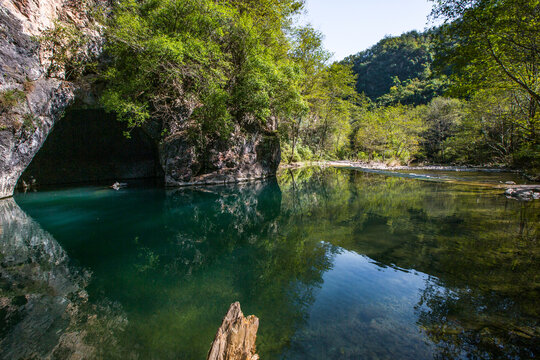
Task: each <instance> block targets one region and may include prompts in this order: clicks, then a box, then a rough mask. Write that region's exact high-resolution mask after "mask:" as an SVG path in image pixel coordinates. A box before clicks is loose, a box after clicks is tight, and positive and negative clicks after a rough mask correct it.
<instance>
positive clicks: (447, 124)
mask: <svg viewBox="0 0 540 360" xmlns="http://www.w3.org/2000/svg"><path fill="white" fill-rule="evenodd" d="M463 115H464V114H463V102H462V101H460V100H458V99H450V98H435V99H433V100H432V101H431V102H430V103H429V105H428V106H426V107H425V108H423V109H422V118H423V122H424V126H425V131H424V132H423V133H422V138H423V139H422V147H423V151H424V156H425V157H426V158H427V159H429V160H431V161H434V162H445V161H446V150H447V149H446V145H447V144H446V143H445V141H446V140H447V139H448V138H449V137H452V136H454V135H456V134H457V131H458V126H459V125H461V121H462V118H463ZM461 135H462V134H460V135H459V136H461Z"/></svg>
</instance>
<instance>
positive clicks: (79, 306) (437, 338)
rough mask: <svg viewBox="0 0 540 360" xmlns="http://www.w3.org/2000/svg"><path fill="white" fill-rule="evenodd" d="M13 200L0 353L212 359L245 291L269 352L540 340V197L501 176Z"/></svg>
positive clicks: (321, 353)
mask: <svg viewBox="0 0 540 360" xmlns="http://www.w3.org/2000/svg"><path fill="white" fill-rule="evenodd" d="M424 174H425V173H424ZM488 176H493V178H490V179H489V181H492V182H493V181H497V180H496V179H497V176H500V175H498V174H492V175H486V174H480V175H479V177H481V179H480V180H482V181H485V180H486V179H485V178H486V177H488ZM471 177H474V176H473V174H467V178H468V179H470V178H471ZM507 179H508V175H505V177H504V180H505V181H506V180H507ZM15 201H16V203H17V204H11V205H9V206H7V205H5V206H6V207H5V208H4V217H3V218H0V220H1V221H2V222H3V225H2V229H3V230H2V233H1V237H0V244H1V241H4V242H6V241H7V242H9V241H10V240H9V239H15V238H16V239H21V240H20V241H12V244H11V245H10V246H4V247H3V248H2V247H0V250H1V252H0V253H1V254H2V258H0V263H2V267H1V269H2V279H3V280H2V281H3V282H2V283H0V285H2V287H0V289H1V291H2V293H0V295H1V297H0V300H2V301H3V302H0V306H3V307H0V320H1V319H2V316H4V320H3V321H2V322H0V329H1V331H0V347H1V348H2V349H3V350H0V357H5V358H10V357H11V358H16V357H17V356H21V354H23V355H25V356H28V355H29V354H33V355H36V356H38V357H39V356H43V355H44V354H48V351H51V348H53V347H54V346H55V345H54V344H55V343H57V342H60V343H61V344H62V345H61V346H58V345H56V348H54V349H55V350H52V351H53V352H55V354H56V356H57V357H59V358H67V357H68V355H69V354H70V353H73V352H74V351H79V352H83V353H86V354H88V356H89V357H97V358H119V359H126V358H139V359H203V358H205V356H206V353H207V351H208V349H209V347H210V344H211V342H212V340H213V337H214V335H215V332H216V330H217V328H218V327H219V325H220V323H221V319H222V317H223V316H224V314H225V313H226V311H227V309H228V306H229V305H230V304H231V303H232V302H234V301H240V303H241V305H242V310H243V312H244V314H246V315H247V314H255V315H256V316H258V317H259V318H260V329H259V334H258V339H257V346H258V352H259V354H260V355H261V358H262V359H398V358H399V359H432V358H492V359H500V358H507V359H519V358H521V359H526V358H534V357H535V356H538V354H539V347H540V345H539V344H540V324H539V318H540V316H539V315H540V302H539V301H538V299H539V298H540V297H539V295H540V294H539V293H540V271H539V270H540V257H539V255H540V245H539V243H538V240H539V238H538V234H539V228H540V226H539V224H540V222H539V220H540V207H539V205H538V202H519V201H515V200H511V199H506V198H505V197H504V196H503V195H502V194H501V190H497V189H492V188H489V187H477V186H473V185H463V184H450V183H441V182H433V181H422V180H418V179H415V178H414V177H413V178H411V177H410V176H409V177H401V176H395V175H394V174H385V173H376V172H375V173H373V172H362V171H356V170H350V169H331V168H330V169H325V170H321V169H319V168H306V169H301V170H295V171H284V172H282V173H281V174H280V176H279V177H278V179H277V180H270V181H265V182H257V183H251V184H244V185H234V186H232V185H231V186H217V187H204V188H186V189H178V190H165V189H160V188H156V187H153V186H148V185H144V184H132V185H130V186H129V187H128V188H126V189H122V190H120V191H114V190H110V189H107V188H105V187H98V186H86V187H79V188H71V189H58V190H48V191H40V192H36V193H27V194H18V195H17V196H16V197H15ZM19 207H20V208H19ZM8 212H9V213H10V214H13V216H12V217H9V216H7V215H6V214H7V213H8ZM28 234H31V237H32V239H37V238H45V239H46V241H45V244H46V245H40V246H42V247H41V248H40V247H39V246H37V247H36V244H35V243H34V242H31V243H27V244H26V245H24V246H23V245H21V244H22V243H24V239H26V238H28V237H29V236H30V235H28ZM36 254H39V256H38V255H36ZM10 281H11V283H10ZM46 301H47V302H46ZM45 303H46V304H47V305H46V306H45V305H43V304H45ZM6 304H8V305H6ZM36 304H39V305H40V306H41V307H39V306H37V305H36ZM51 304H52V305H51ZM41 308H47V309H58V310H57V312H58V316H57V317H56V318H54V317H53V315H44V314H45V312H46V311H45V310H39V309H41ZM6 309H8V310H6ZM9 309H11V310H9ZM13 309H15V310H13ZM36 309H37V310H36ZM1 311H4V313H2V312H1ZM9 311H15V312H12V313H10V312H9ZM17 311H18V312H17ZM48 311H49V314H51V313H54V312H51V311H50V310H48ZM55 311H56V310H55ZM42 312H43V314H42ZM2 314H3V315H2ZM6 314H7V315H6ZM10 314H11V315H10ZM13 314H15V315H13ZM40 316H41V317H40ZM46 316H48V317H47V321H48V322H47V324H50V325H47V326H44V325H42V324H44V323H46V321H45V320H43V318H45V317H46ZM50 317H53V318H52V319H49V318H50ZM60 320H62V321H60ZM25 321H26V323H25V324H26V325H25V326H26V328H23V329H22V330H21V329H20V328H19V327H17V326H18V325H17V324H20V323H23V322H25ZM28 328H31V331H30V330H28ZM44 329H45V330H44ZM53 330H54V331H53ZM17 331H19V332H17ZM21 331H22V332H23V333H24V334H26V333H31V334H33V337H34V338H39V337H40V336H41V337H44V338H46V339H47V341H46V342H43V341H40V343H41V345H39V346H37V345H36V344H35V342H32V341H30V340H27V341H26V340H24V339H26V338H25V337H23V338H22V340H21V337H18V338H16V337H14V334H19V333H20V332H21ZM24 331H26V333H25V332H24ZM29 338H30V337H29ZM14 339H15V340H14ZM17 339H18V340H17ZM66 339H71V342H69V341H66ZM73 339H75V340H73ZM25 341H26V342H25ZM44 343H50V346H49V347H47V346H46V345H43V344H44ZM33 346H34V347H35V349H33V348H32V347H33ZM81 349H82V350H81ZM2 351H3V352H2ZM17 354H18V355H17ZM2 355H3V356H2Z"/></svg>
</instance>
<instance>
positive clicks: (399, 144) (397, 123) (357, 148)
mask: <svg viewBox="0 0 540 360" xmlns="http://www.w3.org/2000/svg"><path fill="white" fill-rule="evenodd" d="M422 129H423V126H422V118H421V116H420V112H419V109H418V108H414V107H408V106H404V105H396V106H388V107H380V108H375V109H373V110H371V111H366V112H364V113H363V114H362V115H361V117H360V118H359V119H358V125H357V128H356V129H355V131H354V137H353V139H352V141H353V149H354V152H355V153H356V154H358V157H359V158H360V159H361V160H375V161H381V160H382V161H388V160H392V159H394V160H398V161H399V162H404V163H408V162H410V161H411V160H412V159H413V157H414V155H415V153H416V152H417V151H418V150H419V144H420V133H421V131H422ZM366 158H367V159H366Z"/></svg>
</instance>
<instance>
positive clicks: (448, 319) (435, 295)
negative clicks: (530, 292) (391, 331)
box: [417, 281, 540, 359]
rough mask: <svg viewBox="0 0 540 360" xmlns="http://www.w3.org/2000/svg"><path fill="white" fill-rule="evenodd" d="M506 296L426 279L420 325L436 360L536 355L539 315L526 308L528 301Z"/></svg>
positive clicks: (539, 349)
mask: <svg viewBox="0 0 540 360" xmlns="http://www.w3.org/2000/svg"><path fill="white" fill-rule="evenodd" d="M507 295H508V294H500V293H498V292H497V291H478V290H477V289H473V288H461V289H456V290H451V289H448V288H443V287H440V286H438V285H436V284H435V283H433V282H431V281H428V282H427V284H426V288H425V289H424V290H423V292H422V296H421V301H420V302H419V304H418V308H417V309H418V314H419V317H418V324H419V325H420V326H421V328H422V329H424V331H425V332H426V334H427V335H428V336H429V337H430V339H431V340H432V341H433V342H434V343H435V344H436V346H437V350H438V352H437V358H441V359H458V358H462V357H464V355H466V357H468V358H478V359H533V358H535V356H536V355H538V354H539V353H540V352H539V351H540V347H539V340H540V333H539V330H538V318H537V317H536V316H534V315H532V314H530V311H529V310H530V309H524V306H527V304H525V305H523V304H520V303H519V300H517V301H516V299H512V298H510V297H508V296H507ZM514 295H518V294H514ZM531 315H532V316H531Z"/></svg>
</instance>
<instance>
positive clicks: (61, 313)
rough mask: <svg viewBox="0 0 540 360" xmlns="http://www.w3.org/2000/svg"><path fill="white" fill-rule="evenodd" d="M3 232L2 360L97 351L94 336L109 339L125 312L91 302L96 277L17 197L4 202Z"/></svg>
mask: <svg viewBox="0 0 540 360" xmlns="http://www.w3.org/2000/svg"><path fill="white" fill-rule="evenodd" d="M0 230H1V231H0V358H2V359H29V358H60V359H63V358H71V357H73V356H75V357H78V356H81V355H85V356H89V357H92V356H94V355H96V348H95V347H94V346H92V345H90V343H91V342H92V337H93V336H94V337H95V336H96V335H97V334H98V333H99V338H100V341H103V342H107V341H109V340H110V336H108V335H107V331H109V332H110V331H111V329H112V328H114V327H120V326H121V324H122V322H123V321H124V319H123V317H122V314H121V311H118V309H116V310H115V311H112V310H111V306H110V305H111V304H102V305H100V306H99V307H98V306H96V305H92V306H91V305H90V304H88V294H87V292H86V290H85V287H86V286H87V284H88V282H89V281H90V278H91V275H90V274H89V273H88V272H85V271H80V269H78V268H77V267H74V266H73V265H72V264H70V260H69V257H68V256H67V254H66V252H65V251H64V249H63V248H62V247H61V246H60V244H59V243H58V242H57V241H56V240H55V239H54V238H53V237H52V236H51V235H50V234H49V233H48V232H46V231H44V230H43V229H42V228H41V226H40V225H39V224H38V223H37V222H35V221H34V220H32V219H31V218H30V217H29V216H28V215H26V214H25V213H24V212H23V211H22V210H21V209H20V207H19V206H18V205H17V204H16V203H15V201H14V200H13V199H6V200H0ZM98 312H99V313H100V315H99V318H98V315H97V314H98ZM105 316H107V317H106V318H105Z"/></svg>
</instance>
